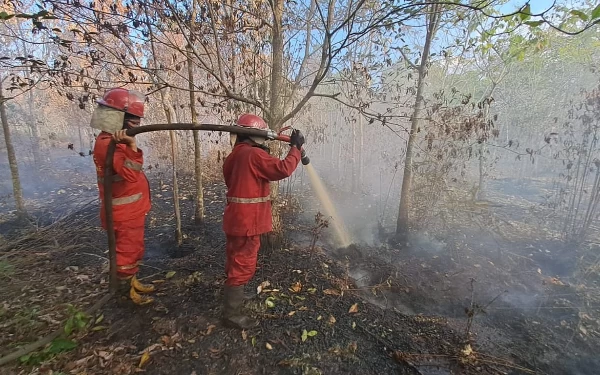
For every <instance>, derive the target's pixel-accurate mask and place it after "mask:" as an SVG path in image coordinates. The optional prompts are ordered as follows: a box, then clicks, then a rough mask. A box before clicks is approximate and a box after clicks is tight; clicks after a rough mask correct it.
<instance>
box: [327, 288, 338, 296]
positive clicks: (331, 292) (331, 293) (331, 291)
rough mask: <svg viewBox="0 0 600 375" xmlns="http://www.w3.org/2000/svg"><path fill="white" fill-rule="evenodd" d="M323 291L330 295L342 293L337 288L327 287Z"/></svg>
mask: <svg viewBox="0 0 600 375" xmlns="http://www.w3.org/2000/svg"><path fill="white" fill-rule="evenodd" d="M323 293H325V294H328V295H330V296H339V295H340V292H338V291H337V290H335V289H325V290H324V291H323Z"/></svg>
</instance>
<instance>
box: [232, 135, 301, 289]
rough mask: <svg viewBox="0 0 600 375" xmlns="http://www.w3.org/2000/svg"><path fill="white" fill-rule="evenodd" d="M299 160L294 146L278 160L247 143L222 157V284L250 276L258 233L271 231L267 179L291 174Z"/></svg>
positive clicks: (241, 282) (236, 282)
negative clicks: (224, 191) (224, 239)
mask: <svg viewBox="0 0 600 375" xmlns="http://www.w3.org/2000/svg"><path fill="white" fill-rule="evenodd" d="M299 162H300V151H299V150H298V149H297V148H296V147H291V148H290V151H289V153H288V155H287V156H286V157H285V159H283V160H280V159H278V158H275V157H273V156H271V155H269V154H268V153H267V152H266V151H265V150H263V149H261V148H259V147H254V146H252V145H250V144H248V143H238V144H237V145H236V146H235V147H234V148H233V151H232V152H231V154H229V156H228V157H227V158H226V159H225V162H224V164H223V175H224V177H225V184H226V185H227V206H226V207H225V214H224V215H223V231H224V232H225V234H226V235H227V246H226V254H227V260H226V261H225V272H226V273H227V281H226V282H225V284H226V285H228V286H239V285H245V284H247V283H248V281H250V279H251V278H252V276H254V272H255V271H256V261H257V257H258V249H259V247H260V235H261V234H264V233H267V232H270V231H272V230H273V223H272V217H271V200H270V189H269V182H270V181H279V180H282V179H284V178H286V177H289V176H291V174H292V173H293V172H294V170H295V169H296V167H297V166H298V163H299Z"/></svg>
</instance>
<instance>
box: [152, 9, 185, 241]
mask: <svg viewBox="0 0 600 375" xmlns="http://www.w3.org/2000/svg"><path fill="white" fill-rule="evenodd" d="M145 12H146V19H148V20H149V19H150V17H149V15H148V8H146V9H145ZM147 26H148V32H149V33H150V48H151V50H152V61H153V67H154V71H152V72H149V74H150V77H151V78H152V80H153V81H154V82H155V83H157V81H163V82H164V80H163V79H162V78H161V77H160V76H159V65H158V62H157V60H156V49H155V47H154V32H153V29H152V25H150V24H148V25H147ZM166 90H170V88H167V89H166ZM159 93H160V101H161V103H162V105H163V110H164V112H165V117H166V118H167V123H168V124H172V123H173V116H174V115H175V111H173V107H172V106H171V104H170V103H172V101H171V95H170V94H169V91H167V93H166V94H165V89H162V90H159ZM169 138H170V140H171V164H172V168H173V208H174V210H175V239H176V241H177V246H181V244H182V243H183V232H182V230H181V210H180V208H179V184H178V181H177V139H176V138H175V132H174V131H173V130H170V131H169Z"/></svg>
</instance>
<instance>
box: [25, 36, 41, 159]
mask: <svg viewBox="0 0 600 375" xmlns="http://www.w3.org/2000/svg"><path fill="white" fill-rule="evenodd" d="M19 33H20V34H21V43H22V46H23V56H27V55H28V54H29V53H28V51H27V44H26V43H25V40H26V38H25V34H24V32H23V29H22V28H19ZM25 78H26V79H27V81H28V82H31V74H30V72H29V70H27V69H26V70H25ZM33 107H34V99H33V89H30V90H29V92H28V93H27V109H28V111H29V129H31V138H32V141H33V145H32V152H33V161H34V162H35V165H36V166H38V167H39V166H40V164H41V162H42V158H41V156H40V131H39V128H38V126H37V118H36V115H35V111H34V110H33ZM34 170H35V169H34Z"/></svg>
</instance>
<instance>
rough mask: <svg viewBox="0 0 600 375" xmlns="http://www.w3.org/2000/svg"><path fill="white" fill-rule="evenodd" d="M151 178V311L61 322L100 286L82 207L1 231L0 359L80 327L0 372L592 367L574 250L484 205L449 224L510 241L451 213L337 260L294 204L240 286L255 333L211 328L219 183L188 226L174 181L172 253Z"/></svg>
mask: <svg viewBox="0 0 600 375" xmlns="http://www.w3.org/2000/svg"><path fill="white" fill-rule="evenodd" d="M151 183H152V189H153V209H152V211H151V214H150V215H149V216H150V217H149V220H148V233H147V254H146V263H145V265H144V266H143V267H142V271H141V273H142V276H143V277H144V278H145V279H146V281H152V282H154V283H155V284H156V285H157V287H158V289H159V291H158V293H157V294H156V299H157V301H156V303H155V304H153V305H149V306H143V307H136V306H133V305H131V304H129V303H122V302H118V301H110V302H108V304H106V305H105V306H103V307H102V309H101V310H100V312H99V313H97V314H95V315H94V316H92V317H89V318H86V317H81V316H78V317H77V319H73V317H76V315H75V314H76V312H77V311H81V310H85V309H86V308H88V307H89V306H90V305H92V304H93V303H94V302H95V301H96V300H98V299H99V298H100V296H102V295H103V293H105V291H106V289H107V275H106V269H107V261H106V256H107V254H106V239H105V235H104V233H103V232H102V231H101V230H99V229H98V219H97V207H96V205H95V203H93V202H91V203H90V204H88V205H85V206H83V207H82V208H81V209H80V210H78V211H76V212H75V213H72V214H70V215H68V216H65V217H62V218H61V220H59V221H54V223H53V224H51V225H42V226H39V227H36V228H34V229H29V230H26V231H24V230H16V229H17V227H16V225H13V224H12V222H11V221H5V222H3V223H2V224H1V228H0V229H1V230H2V233H3V235H4V236H5V237H6V238H5V239H4V240H3V243H0V246H1V251H2V253H0V266H1V267H0V281H1V282H2V285H3V286H5V287H3V288H2V291H1V292H0V297H1V300H2V305H1V306H0V330H1V332H2V334H1V335H0V355H5V354H7V353H9V352H12V351H13V350H15V349H16V348H18V347H19V346H21V345H24V344H25V343H28V342H33V341H35V340H36V339H37V338H39V337H41V336H42V335H44V334H46V333H49V332H51V331H53V330H56V329H60V328H61V327H64V321H65V320H66V319H68V318H71V321H72V322H75V323H79V322H80V323H81V325H82V326H85V327H83V328H82V329H81V330H78V331H77V330H75V332H73V333H72V334H71V336H70V337H69V339H68V340H70V341H67V340H63V341H62V342H59V344H56V345H50V346H48V347H46V349H44V350H40V351H38V352H36V353H35V354H34V355H32V356H29V358H22V360H21V362H22V363H19V362H16V363H12V364H10V365H6V366H4V367H1V368H0V373H6V374H29V373H41V374H51V373H52V374H57V373H63V374H68V373H72V374H80V373H84V372H85V373H86V374H127V373H134V372H139V371H143V372H146V373H149V374H194V373H195V374H263V373H264V374H275V373H281V374H375V373H377V374H381V373H384V374H392V373H393V374H396V373H397V374H419V373H421V374H449V373H454V374H520V373H539V374H567V373H570V374H593V373H596V372H595V369H596V368H597V366H598V365H599V364H600V363H599V362H600V360H599V359H598V358H597V357H596V356H595V352H596V351H595V348H597V345H598V331H599V327H598V307H597V306H598V303H597V302H596V301H597V299H598V295H599V293H598V289H597V288H595V287H597V285H596V284H595V283H597V279H594V277H595V276H594V273H593V272H591V271H590V270H589V269H587V271H590V272H587V273H585V274H584V275H583V276H582V274H581V272H579V273H578V272H577V270H576V267H577V264H579V263H577V262H573V261H572V259H573V258H574V256H573V253H574V252H575V250H574V249H570V248H567V247H565V245H564V244H562V243H561V242H559V241H557V240H552V239H547V237H548V236H539V237H540V238H534V237H535V236H534V237H531V233H530V232H527V233H528V234H527V235H526V234H525V233H523V230H522V225H520V224H519V225H517V224H515V223H513V224H510V225H509V224H498V223H504V221H506V220H507V219H506V218H504V216H503V212H502V210H501V209H494V208H493V207H483V208H482V207H480V206H477V207H470V208H469V209H468V210H465V211H468V212H469V213H461V214H460V215H463V214H464V215H474V214H473V211H480V212H477V220H479V221H480V222H482V223H484V227H486V228H489V227H492V226H491V225H488V224H489V222H490V220H491V221H492V222H494V220H493V219H494V218H496V219H495V220H496V221H495V224H494V225H495V226H496V227H499V226H501V225H504V226H506V227H508V228H512V229H513V230H512V231H510V233H512V234H513V236H512V237H511V235H509V233H508V232H509V231H508V230H504V231H500V230H499V228H496V229H498V230H496V231H490V232H489V233H488V232H485V233H484V235H482V230H480V229H478V228H477V227H474V228H471V229H465V227H466V226H465V225H464V222H465V221H464V220H465V217H463V216H460V215H459V214H457V217H456V218H455V220H457V222H459V223H461V224H463V225H460V227H459V228H462V229H460V230H457V229H456V227H454V229H451V230H449V231H446V232H443V233H442V232H441V231H433V233H435V235H434V234H432V233H416V234H415V235H414V236H413V237H411V238H410V239H409V243H408V244H404V245H403V246H401V247H398V246H390V245H387V244H386V243H385V241H383V242H382V243H377V246H375V244H369V245H367V244H358V245H355V246H351V247H350V248H346V249H336V248H335V247H333V246H331V245H329V243H330V242H329V241H328V239H327V233H328V232H327V231H325V232H324V233H323V235H322V238H321V241H319V242H318V243H317V246H315V247H314V248H310V245H309V243H310V238H311V236H312V234H311V227H312V226H313V223H311V222H310V221H307V220H306V219H303V218H302V216H299V215H298V214H297V212H298V207H296V208H295V209H294V210H290V211H289V212H288V215H287V216H286V218H287V228H288V231H287V240H288V243H287V244H285V245H283V246H282V247H281V248H280V249H279V248H278V249H275V250H269V249H265V250H263V251H261V254H260V258H259V268H258V270H257V274H256V276H255V278H254V279H253V281H252V283H251V285H250V287H249V289H248V292H251V291H256V290H257V287H258V286H259V285H260V284H262V286H263V287H262V291H261V293H260V294H257V295H256V297H255V298H254V300H252V301H251V302H249V303H248V309H249V310H251V311H253V313H254V314H256V315H257V316H259V317H260V318H261V325H260V327H258V328H256V329H253V330H250V331H247V332H239V331H235V330H231V329H226V328H223V327H222V326H221V325H220V323H219V315H220V308H221V294H220V289H221V285H222V282H223V280H224V275H223V264H224V243H225V241H224V236H223V234H222V231H221V228H220V218H221V215H222V209H223V204H224V203H223V197H224V188H223V186H222V185H221V184H219V183H214V184H211V185H209V186H207V187H206V192H205V201H206V214H207V218H206V222H205V224H204V225H203V226H202V227H198V226H196V225H193V224H192V223H191V222H192V218H191V216H192V212H193V211H192V203H191V199H189V198H190V197H191V195H190V192H189V191H187V190H186V187H190V186H193V184H191V183H190V181H189V180H186V179H183V180H182V183H181V187H182V190H183V194H182V195H183V197H184V198H186V199H184V200H182V212H183V221H184V223H185V225H184V232H185V233H186V238H185V241H184V245H183V246H182V247H179V248H178V247H177V246H176V245H175V244H174V242H173V223H174V218H173V215H172V213H171V211H172V199H171V195H170V194H171V193H170V189H169V187H168V186H166V185H163V184H162V183H161V182H160V180H159V179H152V181H151ZM66 196H68V194H67V195H66ZM305 198H306V200H308V199H309V198H308V197H305ZM348 198H349V199H351V200H352V201H353V202H359V203H356V204H362V203H360V199H357V197H354V196H349V197H348ZM59 203H60V202H55V205H59V206H60V204H59ZM310 214H311V213H310V212H309V213H308V216H309V217H310ZM34 216H35V212H34ZM471 219H473V218H472V217H471ZM502 220H504V221H502ZM515 226H516V227H517V229H515ZM494 233H502V236H500V237H499V236H498V235H495V234H494ZM383 237H385V235H383ZM439 238H443V240H440V239H439ZM382 240H385V238H382ZM565 263H568V264H571V267H565V266H564V264H565ZM575 274H577V275H579V276H578V277H574V276H570V275H575ZM584 276H585V277H584ZM267 281H268V285H267V284H266V282H267ZM69 305H72V306H69ZM470 316H471V317H472V319H470V318H469V317H470ZM75 325H76V324H75ZM304 331H306V334H304ZM65 342H67V343H66V344H65ZM61 343H62V346H61ZM69 343H72V344H69ZM144 353H147V354H144Z"/></svg>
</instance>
